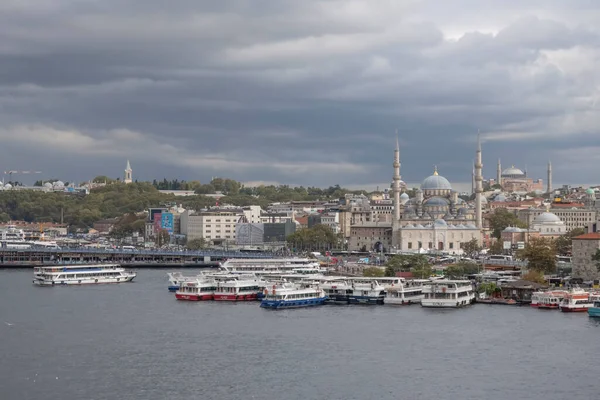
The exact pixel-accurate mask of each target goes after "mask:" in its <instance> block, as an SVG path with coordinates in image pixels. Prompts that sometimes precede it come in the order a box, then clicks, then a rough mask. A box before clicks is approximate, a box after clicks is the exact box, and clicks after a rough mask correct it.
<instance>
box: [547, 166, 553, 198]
mask: <svg viewBox="0 0 600 400" xmlns="http://www.w3.org/2000/svg"><path fill="white" fill-rule="evenodd" d="M547 192H548V193H550V192H552V163H551V162H550V161H548V188H547Z"/></svg>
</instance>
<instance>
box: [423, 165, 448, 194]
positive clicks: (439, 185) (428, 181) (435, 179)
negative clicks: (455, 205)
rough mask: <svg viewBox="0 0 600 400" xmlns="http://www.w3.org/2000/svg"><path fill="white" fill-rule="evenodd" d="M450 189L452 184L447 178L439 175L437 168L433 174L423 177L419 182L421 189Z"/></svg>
mask: <svg viewBox="0 0 600 400" xmlns="http://www.w3.org/2000/svg"><path fill="white" fill-rule="evenodd" d="M436 189H437V190H452V186H451V185H450V182H449V181H448V179H446V178H444V177H443V176H441V175H439V174H438V172H437V169H436V170H435V171H434V172H433V175H431V176H429V177H427V178H425V180H424V181H423V183H421V190H436Z"/></svg>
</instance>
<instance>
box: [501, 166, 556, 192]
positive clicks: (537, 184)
mask: <svg viewBox="0 0 600 400" xmlns="http://www.w3.org/2000/svg"><path fill="white" fill-rule="evenodd" d="M547 172H548V181H547V186H546V188H544V182H543V181H542V179H532V178H530V177H528V176H527V170H525V171H522V170H521V169H519V168H516V167H515V166H514V165H513V166H511V167H510V168H506V169H504V170H503V169H502V164H501V163H500V160H498V166H497V170H496V178H495V179H490V180H489V184H490V186H494V185H500V186H501V187H502V190H503V191H505V192H517V193H519V192H520V193H530V192H544V189H546V192H547V193H550V192H551V191H552V164H551V163H550V162H548V171H547Z"/></svg>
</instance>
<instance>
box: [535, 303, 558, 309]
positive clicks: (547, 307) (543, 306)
mask: <svg viewBox="0 0 600 400" xmlns="http://www.w3.org/2000/svg"><path fill="white" fill-rule="evenodd" d="M537 308H539V309H540V310H558V304H540V305H538V306H537Z"/></svg>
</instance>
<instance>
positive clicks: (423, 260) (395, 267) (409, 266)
mask: <svg viewBox="0 0 600 400" xmlns="http://www.w3.org/2000/svg"><path fill="white" fill-rule="evenodd" d="M426 268H429V271H431V266H430V264H429V261H428V260H427V257H426V256H425V255H423V254H396V255H394V256H392V257H390V258H389V259H388V261H387V262H386V263H385V275H386V276H396V272H408V271H412V270H419V271H421V270H424V269H426ZM430 274H431V272H429V274H427V276H429V275H430Z"/></svg>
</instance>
